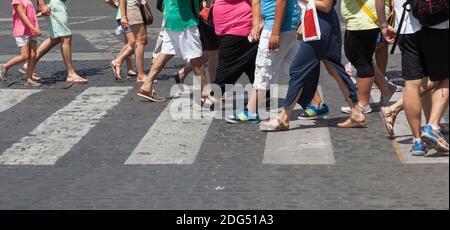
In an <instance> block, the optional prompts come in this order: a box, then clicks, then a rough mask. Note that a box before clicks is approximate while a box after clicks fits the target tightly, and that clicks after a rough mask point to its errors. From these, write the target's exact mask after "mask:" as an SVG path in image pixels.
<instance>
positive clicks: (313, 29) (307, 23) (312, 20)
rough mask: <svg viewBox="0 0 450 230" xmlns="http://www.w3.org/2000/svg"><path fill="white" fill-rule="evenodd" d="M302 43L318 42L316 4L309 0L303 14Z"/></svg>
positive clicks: (318, 29) (318, 31) (318, 30)
mask: <svg viewBox="0 0 450 230" xmlns="http://www.w3.org/2000/svg"><path fill="white" fill-rule="evenodd" d="M302 25H303V41H305V42H309V41H317V40H320V37H321V33H320V26H319V19H318V18H317V11H316V3H315V1H314V0H309V1H308V3H307V4H306V7H305V12H304V14H303V22H302Z"/></svg>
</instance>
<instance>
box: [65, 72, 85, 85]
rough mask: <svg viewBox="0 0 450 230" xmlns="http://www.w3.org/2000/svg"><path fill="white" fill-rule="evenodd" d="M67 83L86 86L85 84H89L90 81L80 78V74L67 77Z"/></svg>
mask: <svg viewBox="0 0 450 230" xmlns="http://www.w3.org/2000/svg"><path fill="white" fill-rule="evenodd" d="M66 82H69V83H73V84H78V85H84V84H87V83H88V80H87V79H85V78H82V77H80V76H79V75H78V74H73V75H69V76H68V77H67V79H66Z"/></svg>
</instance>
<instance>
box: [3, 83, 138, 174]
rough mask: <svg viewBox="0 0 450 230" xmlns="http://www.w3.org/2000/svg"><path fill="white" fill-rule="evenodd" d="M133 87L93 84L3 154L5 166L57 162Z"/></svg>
mask: <svg viewBox="0 0 450 230" xmlns="http://www.w3.org/2000/svg"><path fill="white" fill-rule="evenodd" d="M130 89H131V87H91V88H88V89H86V90H85V91H84V92H82V93H81V94H80V95H78V96H77V97H76V98H75V99H74V100H73V101H72V102H71V103H69V104H68V105H67V106H65V107H63V108H61V109H60V110H58V111H57V112H56V113H54V114H52V115H51V116H50V117H49V118H48V119H47V120H45V121H44V122H43V123H41V124H40V125H39V126H38V127H37V128H35V129H34V130H33V131H32V132H30V133H29V134H28V135H27V136H26V137H24V138H22V139H21V140H20V141H19V142H17V143H15V144H13V145H12V146H11V147H10V148H9V149H7V150H6V151H5V152H4V153H3V154H2V155H0V164H4V165H54V164H55V163H56V162H57V161H58V159H60V158H61V157H62V156H64V155H65V154H66V153H67V152H68V151H70V149H71V148H72V147H73V146H74V145H75V144H76V143H78V142H79V141H80V140H81V139H82V138H83V136H84V135H86V134H87V133H88V132H89V131H90V130H91V129H92V128H93V127H95V125H96V124H97V123H98V122H100V121H101V119H102V118H103V117H104V116H105V115H106V114H107V113H108V111H109V110H110V109H112V108H113V107H114V106H116V105H117V104H119V102H120V101H121V99H122V98H123V97H124V96H125V95H126V94H127V93H128V92H129V90H130Z"/></svg>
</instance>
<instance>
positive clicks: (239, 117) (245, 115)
mask: <svg viewBox="0 0 450 230" xmlns="http://www.w3.org/2000/svg"><path fill="white" fill-rule="evenodd" d="M225 121H226V122H227V123H231V124H243V123H247V124H253V123H258V122H260V121H261V120H260V119H259V116H258V114H252V113H250V112H248V111H247V110H246V109H241V110H239V111H237V112H234V113H233V115H230V116H227V117H225Z"/></svg>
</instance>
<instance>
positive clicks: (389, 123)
mask: <svg viewBox="0 0 450 230" xmlns="http://www.w3.org/2000/svg"><path fill="white" fill-rule="evenodd" d="M380 114H381V118H383V122H384V125H385V126H386V130H387V132H388V134H389V136H390V137H391V138H393V137H394V135H395V134H394V125H395V119H396V118H397V115H394V113H393V112H392V110H391V109H390V108H389V107H382V108H381V111H380Z"/></svg>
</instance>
